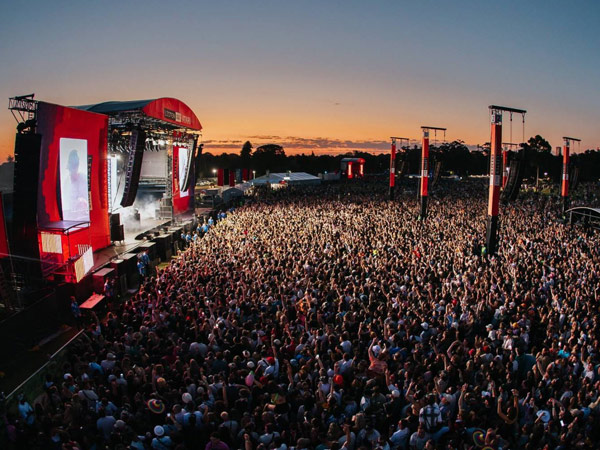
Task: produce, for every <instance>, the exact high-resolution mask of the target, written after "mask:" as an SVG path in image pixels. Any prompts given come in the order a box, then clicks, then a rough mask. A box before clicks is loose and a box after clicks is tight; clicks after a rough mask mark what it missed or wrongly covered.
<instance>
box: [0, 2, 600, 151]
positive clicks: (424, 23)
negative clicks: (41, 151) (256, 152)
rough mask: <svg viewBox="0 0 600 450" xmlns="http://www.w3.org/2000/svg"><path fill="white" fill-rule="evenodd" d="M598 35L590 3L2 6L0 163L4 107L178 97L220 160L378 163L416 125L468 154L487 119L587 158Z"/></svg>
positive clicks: (597, 132)
mask: <svg viewBox="0 0 600 450" xmlns="http://www.w3.org/2000/svg"><path fill="white" fill-rule="evenodd" d="M598 23H600V2H598V1H592V0H590V1H569V2H565V1H552V0H550V1H548V0H545V1H542V0H540V1H526V2H524V1H522V0H521V1H502V2H489V1H481V0H478V1H460V0H459V1H452V2H449V1H447V2H440V1H426V0H423V1H414V0H413V1H364V0H363V1H348V0H344V1H341V0H340V1H325V0H321V1H306V0H298V1H285V0H273V1H259V0H257V1H252V0H244V1H228V0H222V1H210V2H204V1H198V0H190V1H160V2H159V1H119V2H116V1H115V2H112V1H102V2H88V1H81V2H75V1H68V2H67V1H47V0H46V1H37V0H29V1H27V2H8V1H7V0H3V1H2V2H1V4H0V61H2V63H1V64H0V99H2V102H4V105H5V107H4V109H3V110H2V109H0V160H1V161H4V160H5V159H6V156H7V155H9V154H11V153H12V150H13V142H14V132H15V125H16V122H15V121H14V119H13V117H12V115H11V114H10V112H9V111H8V109H6V105H7V104H8V98H9V97H11V96H14V95H21V94H28V93H32V92H35V94H36V98H37V99H40V100H45V101H49V102H53V103H59V104H63V105H81V104H89V103H94V102H101V101H108V100H133V99H146V98H156V97H176V98H178V99H180V100H182V101H184V102H185V103H187V104H188V105H189V106H190V107H191V108H192V109H193V110H194V111H195V112H196V114H197V116H198V117H199V119H200V121H201V122H202V124H203V126H204V131H203V140H204V141H205V142H206V146H205V149H206V150H207V151H211V152H213V153H214V152H217V153H220V152H222V151H236V152H237V151H239V149H240V147H241V143H242V142H243V141H245V140H247V139H249V140H250V141H251V142H252V143H253V144H255V146H256V145H258V144H261V143H266V142H274V143H279V144H281V145H283V146H284V147H285V149H286V151H287V152H288V153H291V152H302V151H305V152H310V151H315V152H345V151H348V150H353V149H361V150H373V151H384V150H387V149H388V147H389V143H388V142H389V139H388V138H389V136H391V135H399V136H407V137H411V138H414V139H418V138H419V136H420V135H419V131H420V130H419V127H420V126H421V125H433V126H444V127H447V128H448V135H447V138H448V139H450V140H454V139H462V140H464V141H466V142H467V143H468V144H471V145H475V144H480V143H483V142H486V141H488V140H489V117H488V110H487V106H488V105H490V104H500V105H506V106H513V107H518V108H524V109H527V110H528V114H527V119H526V120H527V122H526V137H529V136H531V135H534V134H541V135H542V136H544V137H545V138H547V139H548V140H549V141H550V143H551V144H552V145H553V146H557V145H560V144H561V141H560V137H561V136H563V135H569V136H574V137H580V138H581V139H582V140H583V142H582V149H583V148H596V147H598V146H600V127H599V124H600V88H599V87H598V74H599V73H600V33H599V32H598ZM505 124H506V128H505V130H506V131H505V139H504V140H505V141H508V140H509V129H508V128H509V127H508V117H506V118H505ZM520 140H521V121H520V117H515V125H514V130H513V141H515V142H517V141H520Z"/></svg>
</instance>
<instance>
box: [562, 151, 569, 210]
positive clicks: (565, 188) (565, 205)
mask: <svg viewBox="0 0 600 450" xmlns="http://www.w3.org/2000/svg"><path fill="white" fill-rule="evenodd" d="M569 146H570V143H569V140H568V139H565V144H564V146H563V166H562V189H561V191H560V195H561V197H562V213H563V214H565V212H566V211H567V209H569V150H570V147H569Z"/></svg>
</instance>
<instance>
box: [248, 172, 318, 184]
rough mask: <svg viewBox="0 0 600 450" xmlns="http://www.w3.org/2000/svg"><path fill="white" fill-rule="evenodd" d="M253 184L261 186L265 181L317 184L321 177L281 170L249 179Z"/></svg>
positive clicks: (271, 182)
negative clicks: (281, 171)
mask: <svg viewBox="0 0 600 450" xmlns="http://www.w3.org/2000/svg"><path fill="white" fill-rule="evenodd" d="M250 183H251V184H252V185H253V186H263V185H265V184H267V183H270V184H282V183H286V184H290V185H293V186H302V185H317V184H321V179H320V178H319V177H315V176H314V175H311V174H309V173H306V172H283V173H270V174H269V175H263V176H262V177H258V178H255V179H254V180H250Z"/></svg>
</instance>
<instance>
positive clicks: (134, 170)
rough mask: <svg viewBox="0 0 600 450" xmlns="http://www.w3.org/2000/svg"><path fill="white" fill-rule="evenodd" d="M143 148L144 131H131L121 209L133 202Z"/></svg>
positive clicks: (144, 145)
mask: <svg viewBox="0 0 600 450" xmlns="http://www.w3.org/2000/svg"><path fill="white" fill-rule="evenodd" d="M145 148H146V133H145V132H144V130H133V131H132V132H131V138H130V140H129V159H128V160H127V169H126V173H125V188H124V189H123V198H122V199H121V206H123V207H127V206H131V205H133V202H134V201H135V196H136V194H137V190H138V185H139V182H140V173H141V170H142V158H143V157H144V149H145Z"/></svg>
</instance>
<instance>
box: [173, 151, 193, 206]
mask: <svg viewBox="0 0 600 450" xmlns="http://www.w3.org/2000/svg"><path fill="white" fill-rule="evenodd" d="M171 173H172V177H173V212H174V213H175V214H181V213H184V212H186V211H187V210H188V209H189V206H190V199H191V198H193V197H194V196H193V195H192V193H191V192H190V191H191V188H189V189H188V195H187V196H186V197H182V196H181V190H180V189H179V147H176V146H173V167H172V170H171Z"/></svg>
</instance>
